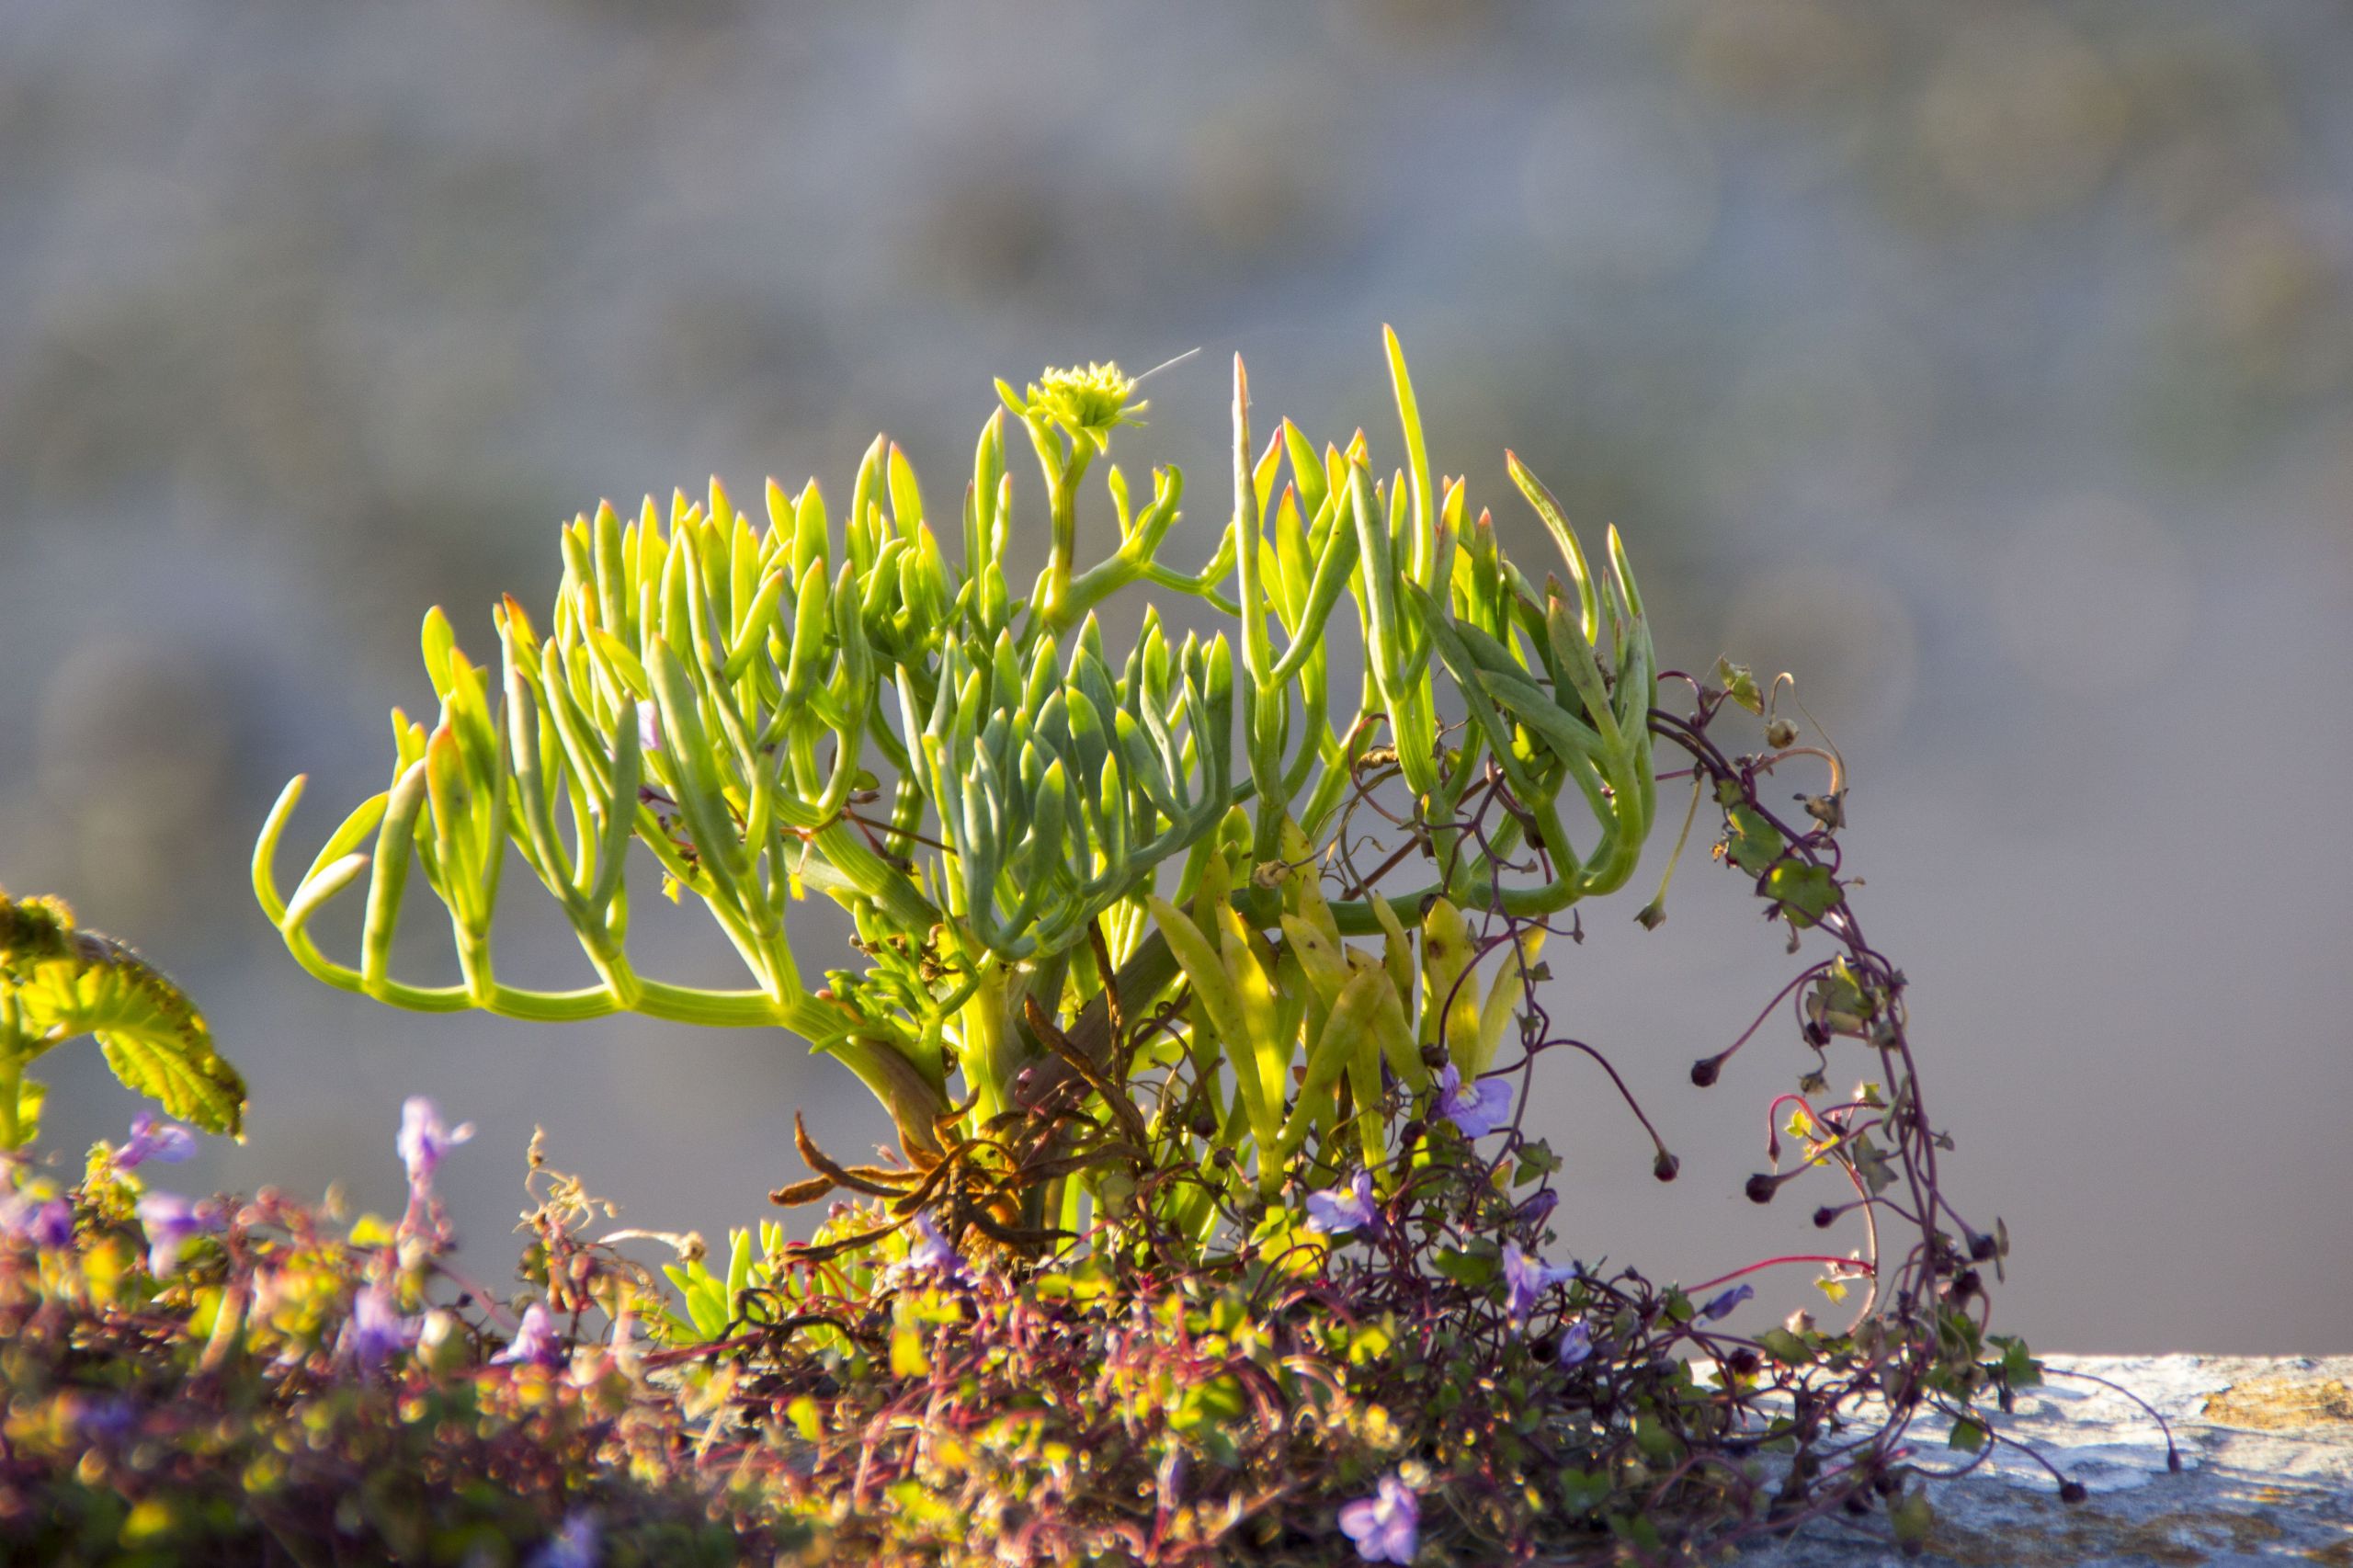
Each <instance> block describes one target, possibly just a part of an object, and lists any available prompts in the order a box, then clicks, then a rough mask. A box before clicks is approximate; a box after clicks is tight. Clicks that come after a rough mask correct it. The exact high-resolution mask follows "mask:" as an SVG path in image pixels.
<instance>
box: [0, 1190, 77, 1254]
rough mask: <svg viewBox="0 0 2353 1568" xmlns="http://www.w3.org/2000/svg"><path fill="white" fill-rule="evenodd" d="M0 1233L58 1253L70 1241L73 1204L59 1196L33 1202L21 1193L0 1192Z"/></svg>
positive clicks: (72, 1233)
mask: <svg viewBox="0 0 2353 1568" xmlns="http://www.w3.org/2000/svg"><path fill="white" fill-rule="evenodd" d="M0 1232H5V1233H7V1234H8V1235H12V1236H14V1237H16V1238H17V1240H18V1241H22V1242H30V1243H32V1244H33V1245H35V1246H37V1247H46V1248H48V1249H49V1250H50V1251H51V1252H61V1251H63V1250H64V1249H65V1248H67V1247H69V1246H72V1245H73V1244H74V1206H73V1205H72V1204H70V1203H68V1202H66V1201H65V1199H62V1198H52V1199H50V1200H49V1201H48V1202H46V1203H36V1202H34V1201H33V1200H32V1199H29V1198H27V1197H26V1196H25V1195H24V1194H23V1193H21V1192H11V1193H7V1194H6V1195H0Z"/></svg>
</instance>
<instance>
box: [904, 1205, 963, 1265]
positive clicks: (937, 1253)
mask: <svg viewBox="0 0 2353 1568" xmlns="http://www.w3.org/2000/svg"><path fill="white" fill-rule="evenodd" d="M913 1224H914V1229H915V1236H916V1241H915V1244H914V1245H913V1246H911V1247H909V1248H907V1267H910V1268H928V1269H933V1270H936V1271H937V1272H938V1273H941V1274H944V1275H946V1276H948V1277H949V1278H951V1279H970V1278H972V1265H971V1264H969V1263H967V1262H965V1261H964V1255H963V1254H962V1253H960V1252H958V1251H957V1250H956V1244H955V1243H953V1242H951V1241H949V1239H948V1237H947V1234H946V1233H944V1232H942V1231H941V1230H940V1228H939V1226H938V1224H937V1223H935V1222H934V1221H933V1220H932V1217H931V1216H930V1215H929V1214H927V1213H926V1214H917V1215H916V1216H915V1220H914V1221H913Z"/></svg>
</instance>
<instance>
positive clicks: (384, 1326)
mask: <svg viewBox="0 0 2353 1568" xmlns="http://www.w3.org/2000/svg"><path fill="white" fill-rule="evenodd" d="M416 1332H417V1323H416V1320H415V1319H414V1318H412V1317H408V1316H406V1315H404V1313H403V1312H401V1310H400V1302H399V1298H398V1297H397V1296H396V1295H395V1294H394V1293H393V1290H392V1281H390V1280H388V1279H380V1280H378V1281H377V1282H376V1283H375V1284H373V1285H370V1286H369V1287H368V1288H367V1289H366V1290H362V1291H360V1292H359V1293H358V1295H357V1296H354V1297H353V1298H352V1300H351V1324H350V1337H349V1339H348V1341H347V1343H348V1344H349V1346H350V1347H351V1355H352V1358H353V1359H354V1360H356V1361H358V1363H359V1365H360V1366H361V1367H362V1368H363V1369H367V1370H369V1371H371V1372H372V1371H374V1370H375V1369H377V1368H379V1367H381V1366H382V1365H383V1364H384V1363H385V1362H386V1361H387V1360H389V1359H390V1358H392V1355H393V1353H394V1352H396V1351H401V1350H405V1349H407V1348H408V1347H409V1346H412V1345H414V1344H415V1343H416Z"/></svg>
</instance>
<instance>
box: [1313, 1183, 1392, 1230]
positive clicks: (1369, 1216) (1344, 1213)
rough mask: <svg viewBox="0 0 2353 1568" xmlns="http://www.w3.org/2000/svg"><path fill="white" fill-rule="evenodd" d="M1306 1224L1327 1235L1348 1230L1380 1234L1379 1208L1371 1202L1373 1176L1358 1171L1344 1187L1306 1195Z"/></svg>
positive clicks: (1378, 1205)
mask: <svg viewBox="0 0 2353 1568" xmlns="http://www.w3.org/2000/svg"><path fill="white" fill-rule="evenodd" d="M1307 1222H1308V1223H1309V1224H1311V1225H1313V1226H1314V1227H1315V1228H1316V1229H1317V1230H1319V1231H1321V1232H1323V1233H1324V1234H1325V1235H1327V1236H1345V1235H1347V1233H1349V1232H1350V1231H1362V1232H1364V1233H1366V1234H1368V1235H1376V1236H1377V1235H1379V1234H1380V1233H1381V1206H1380V1204H1378V1203H1376V1202H1375V1201H1374V1200H1373V1196H1372V1173H1371V1172H1370V1171H1358V1172H1357V1174H1356V1175H1355V1176H1352V1177H1351V1178H1349V1181H1348V1185H1347V1186H1346V1187H1334V1188H1332V1189H1331V1190H1330V1191H1329V1192H1311V1193H1309V1194H1308V1195H1307Z"/></svg>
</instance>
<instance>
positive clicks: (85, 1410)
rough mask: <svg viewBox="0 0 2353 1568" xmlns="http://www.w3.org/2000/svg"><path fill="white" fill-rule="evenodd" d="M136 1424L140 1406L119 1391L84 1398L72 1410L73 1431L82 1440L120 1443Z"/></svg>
mask: <svg viewBox="0 0 2353 1568" xmlns="http://www.w3.org/2000/svg"><path fill="white" fill-rule="evenodd" d="M138 1425H139V1407H138V1406H137V1405H135V1404H133V1403H131V1401H130V1400H128V1399H126V1398H125V1397H123V1396H122V1395H121V1394H119V1393H117V1394H108V1395H106V1396H104V1397H103V1398H94V1399H85V1400H84V1401H83V1402H82V1403H81V1405H80V1407H79V1408H78V1409H76V1410H75V1411H74V1430H75V1431H77V1432H79V1433H80V1434H81V1437H82V1440H83V1441H84V1442H85V1443H119V1442H121V1441H122V1440H123V1439H124V1438H125V1437H130V1436H131V1430H132V1429H133V1428H134V1427H136V1426H138Z"/></svg>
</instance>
